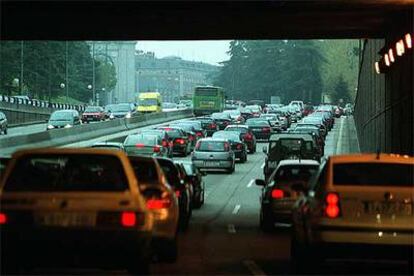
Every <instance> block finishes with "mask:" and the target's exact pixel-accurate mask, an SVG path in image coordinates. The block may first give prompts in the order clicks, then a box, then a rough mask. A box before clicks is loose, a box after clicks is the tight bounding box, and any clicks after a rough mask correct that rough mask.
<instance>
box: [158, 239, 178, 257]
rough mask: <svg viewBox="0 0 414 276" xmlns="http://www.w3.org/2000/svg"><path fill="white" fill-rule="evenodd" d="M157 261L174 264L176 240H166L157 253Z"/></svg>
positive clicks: (176, 247)
mask: <svg viewBox="0 0 414 276" xmlns="http://www.w3.org/2000/svg"><path fill="white" fill-rule="evenodd" d="M157 256H158V259H159V260H160V261H161V262H165V263H175V261H176V260H177V256H178V246H177V238H176V237H175V238H174V239H172V240H166V241H165V242H163V244H162V245H161V246H160V249H159V251H158V252H157Z"/></svg>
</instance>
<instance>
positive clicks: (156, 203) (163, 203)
mask: <svg viewBox="0 0 414 276" xmlns="http://www.w3.org/2000/svg"><path fill="white" fill-rule="evenodd" d="M170 206H171V200H170V199H169V198H163V199H155V198H152V199H149V200H148V201H147V208H148V209H165V208H169V207H170Z"/></svg>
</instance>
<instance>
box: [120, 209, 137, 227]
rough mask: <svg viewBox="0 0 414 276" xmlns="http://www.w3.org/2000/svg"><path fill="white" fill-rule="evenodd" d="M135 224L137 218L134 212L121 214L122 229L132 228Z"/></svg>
mask: <svg viewBox="0 0 414 276" xmlns="http://www.w3.org/2000/svg"><path fill="white" fill-rule="evenodd" d="M136 223H137V216H136V214H135V213H134V212H122V215H121V224H122V226H124V227H132V226H134V225H135V224H136Z"/></svg>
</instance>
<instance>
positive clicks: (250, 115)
mask: <svg viewBox="0 0 414 276" xmlns="http://www.w3.org/2000/svg"><path fill="white" fill-rule="evenodd" d="M239 110H240V114H241V116H242V117H243V119H244V121H246V120H247V119H251V118H253V117H254V116H253V111H251V110H250V109H247V108H244V107H241V108H240V109H239Z"/></svg>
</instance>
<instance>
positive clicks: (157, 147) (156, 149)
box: [152, 146, 161, 152]
mask: <svg viewBox="0 0 414 276" xmlns="http://www.w3.org/2000/svg"><path fill="white" fill-rule="evenodd" d="M152 150H153V151H154V152H160V151H161V147H160V146H155V147H153V148H152Z"/></svg>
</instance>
